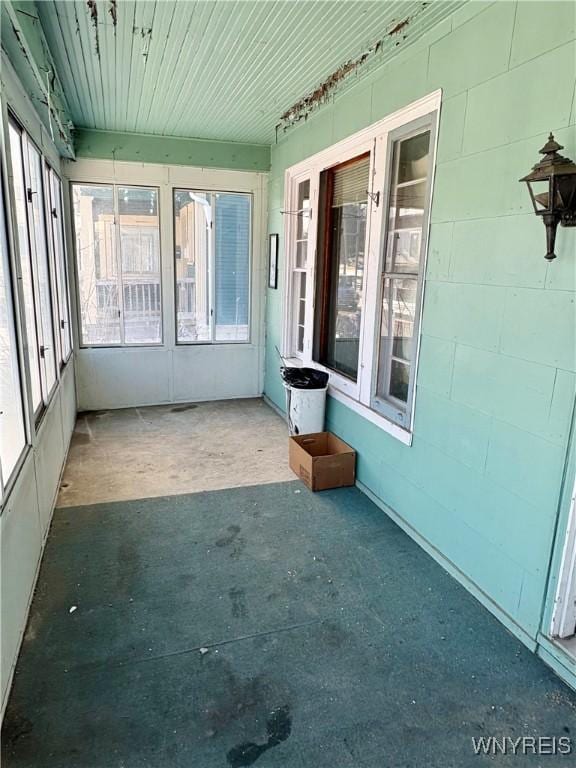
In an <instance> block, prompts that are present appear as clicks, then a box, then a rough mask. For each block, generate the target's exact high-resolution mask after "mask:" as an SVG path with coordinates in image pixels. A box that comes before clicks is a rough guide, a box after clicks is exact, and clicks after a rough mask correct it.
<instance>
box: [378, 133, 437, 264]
mask: <svg viewBox="0 0 576 768" xmlns="http://www.w3.org/2000/svg"><path fill="white" fill-rule="evenodd" d="M429 144H430V132H429V131H426V133H422V134H420V135H418V136H413V137H412V138H409V139H405V140H403V141H398V142H396V143H395V146H394V155H393V163H392V167H393V169H394V177H393V179H392V185H391V192H390V204H389V210H388V242H387V248H386V271H387V272H411V273H413V274H414V273H417V272H418V268H419V264H420V251H421V245H422V224H423V220H424V209H425V206H426V191H427V169H428V149H429Z"/></svg>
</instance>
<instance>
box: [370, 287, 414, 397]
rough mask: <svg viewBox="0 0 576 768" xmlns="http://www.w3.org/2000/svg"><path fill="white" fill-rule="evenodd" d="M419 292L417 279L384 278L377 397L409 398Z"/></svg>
mask: <svg viewBox="0 0 576 768" xmlns="http://www.w3.org/2000/svg"><path fill="white" fill-rule="evenodd" d="M417 293H418V280H417V279H416V278H392V279H386V280H385V281H384V292H383V297H384V298H383V302H382V325H381V334H380V335H381V338H380V356H379V368H378V382H377V391H376V395H377V397H382V398H384V399H386V398H388V397H394V398H396V399H398V400H401V401H402V402H404V403H405V402H406V401H407V398H408V385H409V376H410V364H411V361H412V359H413V354H414V348H413V346H414V317H415V313H416V297H417Z"/></svg>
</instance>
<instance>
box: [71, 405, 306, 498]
mask: <svg viewBox="0 0 576 768" xmlns="http://www.w3.org/2000/svg"><path fill="white" fill-rule="evenodd" d="M293 477H294V475H293V474H292V472H291V471H290V469H289V467H288V429H287V426H286V424H285V422H284V421H283V420H282V419H281V418H280V417H279V416H278V415H277V414H276V413H275V412H274V411H273V410H272V409H271V408H270V407H269V406H267V405H266V404H265V403H264V401H263V400H260V399H253V400H221V401H216V402H210V403H197V404H193V403H190V404H178V405H163V406H154V407H147V408H125V409H122V410H113V411H90V412H87V413H84V414H79V417H78V421H77V423H76V429H75V431H74V434H73V436H72V443H71V446H70V453H69V455H68V463H67V465H66V470H65V472H64V477H63V479H62V484H61V489H60V496H59V498H58V504H57V506H58V507H69V506H77V505H80V504H97V503H100V502H104V501H124V500H128V499H142V498H150V497H153V496H165V495H172V494H179V493H195V492H197V491H213V490H216V489H220V488H233V487H237V486H243V485H256V484H260V483H271V482H278V481H282V480H291V479H293Z"/></svg>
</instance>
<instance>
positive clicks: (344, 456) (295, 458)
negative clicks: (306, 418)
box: [289, 432, 356, 491]
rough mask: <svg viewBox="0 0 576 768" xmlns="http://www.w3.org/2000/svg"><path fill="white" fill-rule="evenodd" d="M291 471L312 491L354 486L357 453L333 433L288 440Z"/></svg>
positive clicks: (319, 433)
mask: <svg viewBox="0 0 576 768" xmlns="http://www.w3.org/2000/svg"><path fill="white" fill-rule="evenodd" d="M289 457H290V469H291V470H292V471H293V472H294V473H295V474H297V475H298V477H299V478H300V480H302V482H303V483H305V484H306V485H307V486H308V488H310V490H311V491H325V490H327V489H328V488H342V487H343V486H347V485H354V480H355V478H356V451H355V450H354V449H353V448H351V447H350V446H349V445H347V444H346V443H345V442H344V441H343V440H340V439H339V438H338V437H336V435H333V434H332V433H331V432H316V433H314V434H311V435H294V436H292V437H290V438H289Z"/></svg>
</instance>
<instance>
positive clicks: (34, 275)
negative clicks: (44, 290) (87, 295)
mask: <svg viewBox="0 0 576 768" xmlns="http://www.w3.org/2000/svg"><path fill="white" fill-rule="evenodd" d="M10 128H13V130H14V131H15V132H16V133H18V136H19V142H20V151H19V154H20V160H21V168H20V172H21V174H22V183H23V185H24V196H25V199H24V204H25V208H24V213H25V216H26V240H27V244H28V245H27V247H28V260H29V262H30V284H31V285H30V287H31V291H32V305H33V306H32V309H33V314H34V328H28V324H27V322H26V316H25V314H26V313H25V311H24V310H23V316H22V327H23V329H24V333H25V339H26V343H25V349H26V348H28V347H29V346H30V345H31V344H34V345H35V348H36V353H37V366H38V376H39V385H40V401H39V403H38V405H37V406H36V407H34V403H33V396H32V389H33V388H32V385H31V380H30V378H28V380H27V385H26V386H27V387H28V386H30V401H31V410H32V412H33V420H34V423H35V424H36V425H37V424H39V423H40V421H41V419H42V416H43V415H44V413H45V412H46V410H47V408H48V407H49V405H50V403H51V401H52V398H53V397H54V395H55V393H56V390H57V389H58V382H59V380H60V375H59V374H60V368H59V366H58V365H57V363H56V359H57V358H56V336H55V327H54V317H55V315H54V294H53V277H54V276H53V270H52V259H51V248H50V242H49V237H48V230H47V226H46V215H45V212H46V193H45V184H44V181H45V179H44V163H45V158H44V154H43V152H42V150H41V148H40V147H39V146H38V144H37V143H36V142H35V141H34V139H33V138H32V137H31V136H30V134H29V133H28V131H27V130H26V128H24V126H23V125H22V123H21V122H20V120H19V119H18V117H17V116H16V115H15V114H14V113H13V112H12V111H11V110H9V111H8V151H9V152H10V156H11V155H12V148H11V140H10ZM29 145H30V146H32V148H33V150H34V151H35V152H36V153H37V154H38V157H39V162H40V177H39V186H40V189H39V190H38V191H37V192H32V194H39V195H40V197H41V200H40V205H41V206H42V210H43V212H44V224H43V232H44V237H45V241H46V270H47V276H48V289H49V299H50V308H49V317H50V321H51V330H52V337H53V344H54V353H55V354H54V382H53V385H52V387H51V388H50V389H48V388H47V385H46V368H45V357H44V356H43V354H42V351H41V350H42V348H43V347H44V346H45V340H44V328H43V327H42V310H41V306H40V302H41V298H40V287H39V285H38V252H37V243H36V232H35V224H34V216H33V211H32V207H33V202H32V201H31V199H30V194H29V190H31V189H32V188H31V180H30V158H29V152H28V149H29ZM11 162H12V159H11ZM11 172H12V184H11V189H10V198H9V199H10V205H11V207H13V211H14V226H15V231H16V232H17V230H18V222H17V218H16V217H17V212H16V208H17V206H16V204H15V199H14V181H13V179H14V174H15V169H14V167H13V166H12V165H11ZM15 242H16V243H17V245H16V247H17V251H18V263H19V270H20V271H19V275H20V277H19V280H21V279H22V278H21V271H22V252H21V245H20V236H19V234H15ZM25 354H26V357H27V362H26V364H27V368H28V369H30V366H31V362H32V361H31V360H30V357H29V355H28V354H27V353H25ZM28 376H29V377H31V373H30V371H28Z"/></svg>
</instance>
